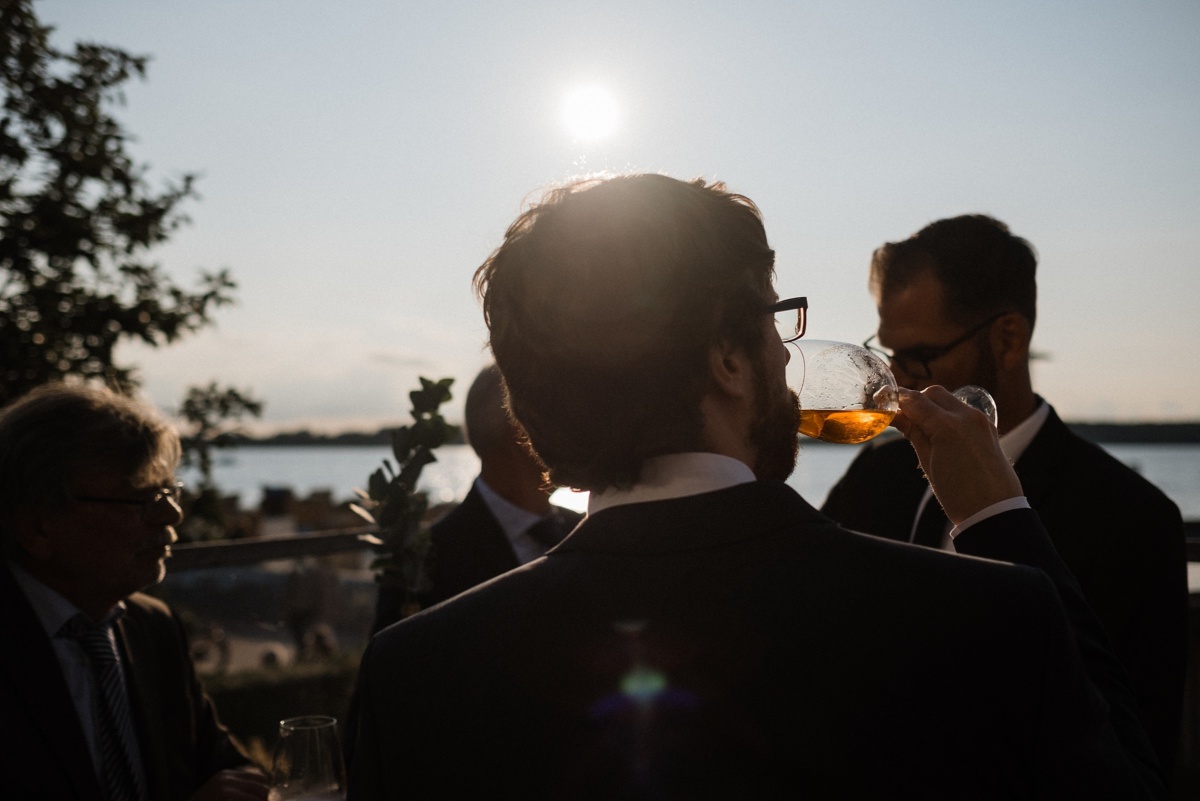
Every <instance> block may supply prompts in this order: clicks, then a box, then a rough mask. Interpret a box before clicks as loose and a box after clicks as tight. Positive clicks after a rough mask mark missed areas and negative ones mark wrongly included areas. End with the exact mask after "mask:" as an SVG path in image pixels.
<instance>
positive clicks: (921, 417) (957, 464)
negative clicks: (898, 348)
mask: <svg viewBox="0 0 1200 801" xmlns="http://www.w3.org/2000/svg"><path fill="white" fill-rule="evenodd" d="M988 397H989V399H990V396H988ZM961 401H962V399H961V398H958V397H957V395H956V394H951V393H949V392H947V391H946V390H945V389H943V388H942V387H939V386H933V387H929V388H928V389H926V390H925V391H924V392H916V391H915V390H907V389H902V390H900V404H901V414H899V415H897V417H896V427H897V428H898V429H899V430H900V433H902V434H904V436H905V437H906V438H907V439H908V441H909V442H910V443H912V446H913V449H914V450H915V451H916V452H917V458H918V459H920V461H921V469H922V470H923V471H924V472H925V475H926V477H927V478H928V479H929V483H930V485H931V486H932V487H933V492H934V495H936V496H937V499H938V501H939V502H940V503H941V505H942V509H943V510H944V511H945V512H946V516H947V517H948V518H949V519H950V520H951V521H953V522H954V523H955V524H958V523H961V522H963V521H964V520H966V519H967V518H968V517H970V516H971V515H973V514H975V513H976V512H979V511H982V510H983V509H986V508H987V507H989V506H991V505H992V504H995V503H999V502H1000V501H1005V500H1008V499H1010V498H1016V497H1019V496H1020V495H1022V494H1023V492H1024V491H1023V490H1022V489H1021V481H1020V479H1018V478H1017V474H1016V471H1014V470H1013V468H1012V465H1011V464H1010V463H1009V461H1008V457H1006V456H1005V455H1004V451H1003V450H1001V448H1000V438H999V436H998V435H997V433H996V428H995V424H994V422H993V423H992V424H990V425H989V420H988V419H986V418H985V417H984V416H983V415H980V414H978V413H977V411H971V410H970V409H968V408H967V405H969V404H964V403H963V402H961Z"/></svg>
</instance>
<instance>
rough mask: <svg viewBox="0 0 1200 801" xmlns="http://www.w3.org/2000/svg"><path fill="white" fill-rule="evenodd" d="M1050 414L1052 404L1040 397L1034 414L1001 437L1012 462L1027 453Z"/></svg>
mask: <svg viewBox="0 0 1200 801" xmlns="http://www.w3.org/2000/svg"><path fill="white" fill-rule="evenodd" d="M1049 416H1050V404H1048V403H1046V401H1044V400H1042V399H1041V398H1038V406H1037V408H1036V409H1034V410H1033V414H1031V415H1029V416H1028V417H1026V418H1025V419H1024V420H1022V421H1021V422H1019V423H1017V424H1016V425H1015V426H1013V427H1012V429H1011V430H1010V431H1009V432H1008V433H1007V434H1005V435H1004V436H1002V437H1000V449H1001V450H1002V451H1004V455H1005V456H1007V457H1008V461H1009V463H1010V464H1016V461H1017V460H1018V459H1020V458H1021V454H1023V453H1025V449H1026V448H1028V447H1029V443H1031V442H1033V438H1034V437H1036V436H1037V434H1038V432H1039V431H1041V430H1042V425H1043V424H1044V423H1045V422H1046V418H1047V417H1049Z"/></svg>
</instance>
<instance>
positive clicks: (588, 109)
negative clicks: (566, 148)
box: [563, 84, 617, 142]
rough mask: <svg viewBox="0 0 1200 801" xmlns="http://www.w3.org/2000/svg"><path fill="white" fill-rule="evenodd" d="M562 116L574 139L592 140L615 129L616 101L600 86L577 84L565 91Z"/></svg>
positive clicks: (604, 135) (602, 136)
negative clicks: (565, 97)
mask: <svg viewBox="0 0 1200 801" xmlns="http://www.w3.org/2000/svg"><path fill="white" fill-rule="evenodd" d="M563 118H564V120H565V121H566V123H567V129H568V130H570V132H571V133H572V134H573V135H574V136H575V138H576V139H581V140H584V141H589V142H594V141H596V140H597V139H603V138H604V137H606V136H608V135H609V134H611V133H612V132H613V131H614V130H615V129H616V127H617V103H616V101H615V100H614V99H613V96H612V95H611V94H610V93H609V92H608V90H607V89H605V88H604V87H602V86H598V85H595V84H592V85H588V86H579V87H576V88H575V89H572V90H571V91H570V92H568V93H567V99H566V103H565V104H564V106H563Z"/></svg>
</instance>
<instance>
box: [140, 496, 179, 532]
mask: <svg viewBox="0 0 1200 801" xmlns="http://www.w3.org/2000/svg"><path fill="white" fill-rule="evenodd" d="M146 522H148V523H154V524H156V525H163V526H177V525H179V524H180V523H182V522H183V507H181V506H180V505H179V501H177V500H176V499H175V498H174V497H173V496H170V495H163V496H162V497H160V498H158V499H157V500H155V501H154V503H153V504H152V505H151V507H150V509H149V510H147V512H146Z"/></svg>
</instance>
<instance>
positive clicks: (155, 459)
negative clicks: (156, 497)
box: [0, 383, 180, 553]
mask: <svg viewBox="0 0 1200 801" xmlns="http://www.w3.org/2000/svg"><path fill="white" fill-rule="evenodd" d="M179 454H180V449H179V436H178V435H177V434H176V433H175V430H174V429H173V428H172V427H171V426H170V425H169V424H168V423H167V422H166V421H165V420H163V419H162V418H161V417H160V416H159V415H158V413H157V412H156V411H155V410H154V409H152V408H151V407H149V406H146V405H145V404H142V403H140V402H138V401H135V400H133V399H131V398H128V397H125V396H124V395H118V394H117V393H115V392H112V391H111V390H108V389H104V388H101V387H95V386H88V385H81V384H62V383H54V384H45V385H43V386H40V387H37V388H36V389H33V390H30V391H29V392H28V393H26V394H25V395H23V396H21V397H20V398H18V399H17V400H15V401H13V402H12V403H10V404H9V405H8V406H5V407H4V408H3V409H0V546H2V547H3V550H4V551H5V552H6V553H11V552H12V551H11V550H10V549H12V548H14V547H15V536H16V534H15V531H14V528H13V523H14V515H15V513H16V512H17V511H18V510H19V509H27V508H34V507H38V506H48V505H61V504H65V503H66V502H67V496H68V494H69V482H70V481H71V478H72V475H73V473H74V471H75V470H76V469H77V468H78V467H79V466H80V465H81V464H85V463H90V462H104V463H109V464H113V465H114V466H115V467H116V468H118V469H121V470H124V471H126V473H127V474H128V475H129V476H130V477H131V479H132V480H133V481H134V482H135V483H142V482H145V483H147V484H149V483H153V482H163V481H165V480H169V479H170V478H171V477H173V475H174V471H175V467H176V465H177V464H178V462H179Z"/></svg>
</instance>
